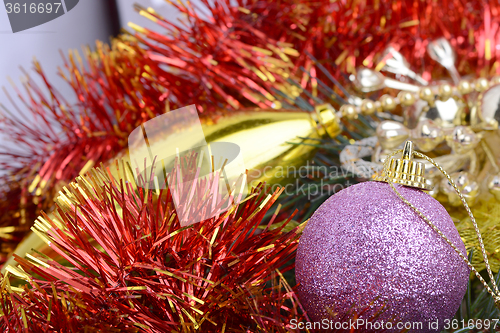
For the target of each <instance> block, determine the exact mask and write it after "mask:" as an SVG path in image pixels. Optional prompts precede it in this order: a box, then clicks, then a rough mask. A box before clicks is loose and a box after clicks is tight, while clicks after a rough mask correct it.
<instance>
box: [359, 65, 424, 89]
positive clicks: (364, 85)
mask: <svg viewBox="0 0 500 333" xmlns="http://www.w3.org/2000/svg"><path fill="white" fill-rule="evenodd" d="M354 84H355V85H356V87H357V88H358V89H359V90H361V91H362V92H371V91H376V90H380V89H383V88H386V87H387V88H391V89H397V90H406V91H411V92H418V91H419V90H420V87H419V86H416V85H413V84H409V83H403V82H400V81H398V80H393V79H389V78H386V77H385V76H384V75H382V74H381V73H379V72H376V71H374V70H371V69H368V68H358V70H357V71H356V78H355V80H354Z"/></svg>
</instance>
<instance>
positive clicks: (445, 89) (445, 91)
mask: <svg viewBox="0 0 500 333" xmlns="http://www.w3.org/2000/svg"><path fill="white" fill-rule="evenodd" d="M452 94H453V89H452V87H451V86H450V85H449V84H443V85H441V86H439V98H440V99H441V100H442V101H446V100H448V98H450V97H451V95H452Z"/></svg>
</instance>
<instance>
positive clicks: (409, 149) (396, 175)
mask: <svg viewBox="0 0 500 333" xmlns="http://www.w3.org/2000/svg"><path fill="white" fill-rule="evenodd" d="M399 153H402V159H394V158H393V157H394V156H395V155H397V154H399ZM414 156H416V157H419V158H422V159H424V160H426V161H428V162H429V163H431V164H432V165H434V166H435V167H436V168H437V169H438V170H439V171H440V172H441V173H442V174H443V175H444V176H445V177H446V178H447V179H448V182H449V183H450V184H451V186H452V187H453V189H454V190H455V192H456V193H457V195H458V196H459V198H460V200H461V201H462V204H463V206H464V208H465V210H466V211H467V214H468V215H469V217H470V219H471V221H472V224H473V226H474V230H475V231H476V236H477V239H478V241H479V247H480V248H481V253H482V255H483V259H484V263H485V265H486V270H487V272H488V276H489V278H490V281H491V285H492V287H493V290H492V289H491V288H490V286H489V285H488V283H486V281H485V280H484V279H483V277H482V276H481V274H479V272H478V271H477V270H476V269H475V268H474V266H473V265H472V264H471V263H470V262H469V259H468V258H467V257H466V256H465V255H464V254H463V253H462V252H461V251H460V250H459V249H458V247H457V246H456V245H455V244H454V243H453V242H451V241H450V240H449V239H448V237H446V235H445V234H443V232H441V230H439V228H438V227H436V226H435V225H434V223H432V221H430V220H429V219H428V218H427V217H426V216H425V215H424V214H423V213H422V212H420V210H418V208H417V207H415V206H414V205H413V204H412V203H411V202H409V201H408V200H407V199H406V198H405V197H403V196H402V195H401V193H399V191H398V190H397V189H396V187H395V186H394V183H398V184H402V185H406V186H412V185H410V184H405V183H404V182H403V181H402V180H404V181H406V180H407V174H405V172H404V171H405V170H407V169H405V168H398V167H397V166H398V161H402V162H401V163H405V162H406V164H408V163H409V161H412V160H413V157H414ZM414 163H420V162H414ZM394 167H396V169H394ZM398 171H400V172H398ZM401 171H403V172H401ZM424 171H425V170H422V172H418V174H419V175H422V181H423V182H425V179H423V172H424ZM410 174H413V173H411V172H410ZM377 180H381V181H385V182H387V183H389V185H390V186H391V188H392V190H393V191H394V193H396V195H397V196H398V197H399V198H400V199H401V200H402V201H403V202H404V203H406V204H407V205H408V206H409V207H410V208H411V209H412V210H413V211H414V212H415V213H417V214H418V215H419V216H420V217H421V218H422V219H423V220H424V221H425V222H426V223H427V224H428V225H429V226H430V227H431V228H432V229H433V230H434V231H435V232H437V233H438V234H439V236H441V238H443V239H444V240H445V241H446V242H447V243H448V244H449V245H450V246H451V247H452V248H453V250H455V252H456V253H457V254H458V255H459V256H460V257H461V258H462V259H463V260H464V261H465V263H466V264H467V266H468V267H469V268H470V269H471V271H473V272H474V274H475V275H476V277H477V278H478V279H479V280H480V281H481V282H482V283H483V285H484V287H485V288H486V290H487V291H488V292H489V293H490V294H491V296H492V297H493V299H494V300H495V305H496V306H497V307H498V308H500V291H499V290H498V286H497V284H496V281H495V278H494V276H493V273H492V271H491V267H490V264H489V262H488V256H487V254H486V250H485V248H484V242H483V238H482V237H481V232H480V231H479V227H478V225H477V223H476V219H475V218H474V215H473V214H472V211H471V209H470V207H469V205H468V204H467V201H466V200H465V197H464V196H463V195H462V193H461V192H460V190H459V189H458V187H457V185H456V184H455V182H454V181H453V179H451V177H450V175H449V174H448V173H447V172H446V171H445V170H444V169H443V168H442V167H441V166H440V165H439V164H437V163H436V162H435V161H434V160H433V159H432V158H430V157H429V156H427V155H424V154H422V153H419V152H416V151H414V150H413V142H411V141H409V140H408V141H406V142H405V145H404V149H399V150H397V151H395V152H393V153H392V154H391V155H389V156H387V158H386V160H385V161H384V169H383V172H382V176H381V177H379V178H378V179H377ZM417 184H418V183H417ZM420 184H421V183H420ZM412 187H417V188H420V189H429V188H426V187H423V186H412Z"/></svg>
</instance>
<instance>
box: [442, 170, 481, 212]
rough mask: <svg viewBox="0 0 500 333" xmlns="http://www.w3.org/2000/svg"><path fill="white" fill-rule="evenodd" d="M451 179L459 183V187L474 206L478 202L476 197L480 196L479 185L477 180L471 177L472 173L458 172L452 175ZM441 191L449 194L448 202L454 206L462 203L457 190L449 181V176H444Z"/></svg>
mask: <svg viewBox="0 0 500 333" xmlns="http://www.w3.org/2000/svg"><path fill="white" fill-rule="evenodd" d="M450 177H451V179H452V180H453V182H454V183H455V185H457V187H458V189H459V190H460V192H461V193H462V195H463V196H464V198H465V200H466V201H467V204H468V205H469V206H473V205H474V204H475V203H476V199H477V197H478V196H479V185H478V184H477V182H475V181H473V180H472V179H471V175H470V174H469V173H468V172H465V171H462V172H456V173H453V174H451V175H450ZM440 185H441V186H440V187H441V191H442V192H443V193H444V194H446V195H447V196H448V202H449V203H450V205H452V206H460V205H462V201H461V200H460V197H459V196H458V194H457V193H456V192H455V189H454V188H453V186H451V184H450V183H449V182H448V179H447V178H443V180H442V181H441V184H440Z"/></svg>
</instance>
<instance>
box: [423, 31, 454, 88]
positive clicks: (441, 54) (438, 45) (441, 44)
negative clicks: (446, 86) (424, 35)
mask: <svg viewBox="0 0 500 333" xmlns="http://www.w3.org/2000/svg"><path fill="white" fill-rule="evenodd" d="M427 53H429V56H430V57H431V58H432V59H434V60H435V61H436V62H438V63H439V64H440V65H441V66H443V67H444V68H446V69H447V70H448V72H449V73H450V75H451V78H452V80H453V82H454V83H455V84H456V85H458V83H459V82H460V74H458V70H457V68H456V67H455V61H456V59H457V56H456V54H455V51H454V50H453V48H452V47H451V45H450V43H449V42H448V40H447V39H446V38H439V39H436V40H434V41H432V42H430V43H429V44H428V45H427Z"/></svg>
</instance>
